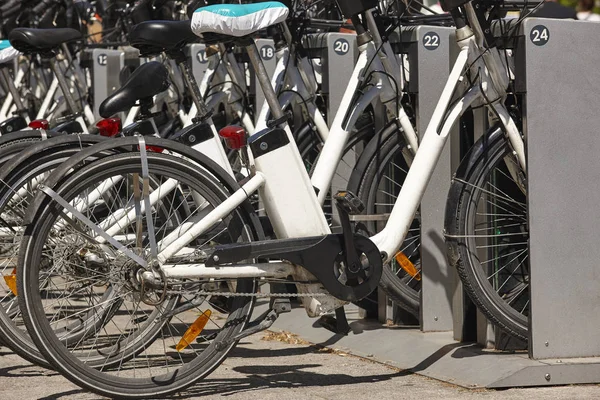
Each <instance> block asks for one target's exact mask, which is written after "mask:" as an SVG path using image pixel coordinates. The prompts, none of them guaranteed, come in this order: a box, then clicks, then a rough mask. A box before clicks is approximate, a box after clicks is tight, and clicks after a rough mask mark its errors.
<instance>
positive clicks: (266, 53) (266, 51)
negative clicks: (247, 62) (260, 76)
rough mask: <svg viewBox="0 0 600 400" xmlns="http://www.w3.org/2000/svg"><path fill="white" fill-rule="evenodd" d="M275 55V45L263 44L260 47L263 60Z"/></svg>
mask: <svg viewBox="0 0 600 400" xmlns="http://www.w3.org/2000/svg"><path fill="white" fill-rule="evenodd" d="M274 55H275V49H274V48H273V46H269V45H267V46H263V47H261V48H260V56H261V57H262V59H263V60H267V61H268V60H270V59H272V58H273V56H274Z"/></svg>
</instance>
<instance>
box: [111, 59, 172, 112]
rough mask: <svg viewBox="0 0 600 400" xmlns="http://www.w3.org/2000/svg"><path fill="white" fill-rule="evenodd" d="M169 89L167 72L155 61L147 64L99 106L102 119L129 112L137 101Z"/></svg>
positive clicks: (138, 69) (139, 68)
mask: <svg viewBox="0 0 600 400" xmlns="http://www.w3.org/2000/svg"><path fill="white" fill-rule="evenodd" d="M168 88H169V72H168V71H167V68H165V66H164V65H162V64H161V63H159V62H157V61H151V62H147V63H145V64H142V65H141V66H140V67H138V68H137V69H136V70H135V71H134V72H133V74H131V76H130V77H129V79H128V80H127V82H125V85H123V86H122V87H121V88H120V89H119V90H117V91H116V92H114V93H113V94H111V95H110V96H109V97H108V98H107V99H106V100H104V101H103V102H102V104H100V108H99V112H100V116H101V117H102V118H109V117H111V116H113V115H115V114H117V113H120V112H124V111H129V110H130V109H131V107H133V106H134V105H135V103H137V101H138V100H142V99H146V98H151V97H153V96H155V95H157V94H159V93H161V92H164V91H165V90H167V89H168Z"/></svg>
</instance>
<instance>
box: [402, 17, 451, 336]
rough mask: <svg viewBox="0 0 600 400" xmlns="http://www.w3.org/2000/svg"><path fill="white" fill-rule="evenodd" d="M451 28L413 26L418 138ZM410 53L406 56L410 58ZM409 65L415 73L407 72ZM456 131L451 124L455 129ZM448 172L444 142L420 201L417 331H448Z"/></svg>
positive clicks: (442, 74)
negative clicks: (445, 241)
mask: <svg viewBox="0 0 600 400" xmlns="http://www.w3.org/2000/svg"><path fill="white" fill-rule="evenodd" d="M453 33H454V29H453V28H444V27H434V26H419V27H417V28H416V30H415V41H416V44H417V45H416V46H415V47H416V49H415V50H416V56H417V57H416V62H417V63H418V65H417V64H416V63H414V62H412V60H411V65H410V68H411V81H412V78H413V77H416V78H417V83H418V94H417V132H418V133H419V136H421V137H422V136H423V134H424V133H425V129H426V127H427V125H428V123H429V120H430V119H431V116H432V115H433V110H434V108H435V106H436V104H437V102H438V100H439V97H440V95H441V93H442V90H443V88H444V84H445V82H446V78H447V77H448V74H449V72H450V69H451V68H452V65H453V64H452V61H453V60H454V58H452V59H451V56H450V53H451V52H450V48H451V46H456V44H455V42H453V41H451V40H450V39H451V35H452V34H453ZM414 55H415V54H414V52H413V53H411V54H410V55H409V60H410V59H413V57H412V56H414ZM413 67H417V68H416V74H413V71H412V70H413ZM455 129H456V128H455ZM451 176H452V167H451V157H450V145H449V144H448V145H447V146H446V148H445V149H444V152H443V153H442V155H441V158H440V160H439V161H438V164H437V167H436V169H435V172H434V174H433V176H432V177H431V180H430V182H429V186H428V187H427V190H426V192H425V194H424V196H423V200H422V201H421V276H422V278H421V288H422V289H421V329H422V330H423V331H424V332H428V331H448V330H452V328H453V322H452V298H453V296H454V292H455V290H456V281H457V276H456V273H455V271H454V269H452V268H450V267H449V266H448V264H447V262H446V246H445V244H444V236H443V231H444V212H445V208H446V197H447V195H448V190H449V188H450V179H451Z"/></svg>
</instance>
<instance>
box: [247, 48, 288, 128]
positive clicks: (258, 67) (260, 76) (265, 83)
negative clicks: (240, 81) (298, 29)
mask: <svg viewBox="0 0 600 400" xmlns="http://www.w3.org/2000/svg"><path fill="white" fill-rule="evenodd" d="M257 41H258V40H257ZM262 49H264V47H262V48H261V50H259V47H258V46H257V45H256V44H255V42H254V41H253V42H252V43H250V44H248V45H247V46H246V51H247V52H248V56H249V57H250V63H252V67H253V68H254V73H255V75H256V84H257V85H258V86H259V87H260V88H261V92H263V96H264V98H265V101H266V102H267V104H269V108H270V109H271V115H272V116H273V118H274V119H280V118H282V117H283V110H282V109H281V105H280V104H279V99H278V98H277V94H276V93H275V90H274V89H273V87H272V86H271V79H270V76H269V72H268V71H267V69H266V67H265V65H264V63H263V61H262V57H261V52H262V51H263V50H262ZM274 50H275V48H273V51H274ZM262 88H264V89H262ZM257 93H258V89H257Z"/></svg>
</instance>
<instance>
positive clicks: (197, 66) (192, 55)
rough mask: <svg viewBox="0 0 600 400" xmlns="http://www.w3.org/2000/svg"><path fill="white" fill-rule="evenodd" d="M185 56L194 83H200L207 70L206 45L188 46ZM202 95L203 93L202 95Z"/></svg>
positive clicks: (195, 44)
mask: <svg viewBox="0 0 600 400" xmlns="http://www.w3.org/2000/svg"><path fill="white" fill-rule="evenodd" d="M186 56H187V57H188V59H189V60H190V64H191V65H192V73H193V74H194V78H195V79H196V82H198V83H200V82H202V78H204V74H205V73H206V71H207V70H208V56H207V55H206V45H205V44H204V43H194V44H190V45H188V46H187V48H186ZM202 95H204V93H202Z"/></svg>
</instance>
